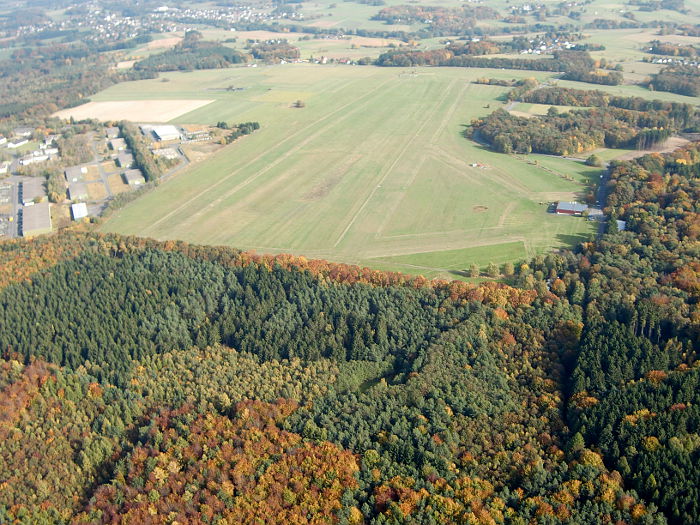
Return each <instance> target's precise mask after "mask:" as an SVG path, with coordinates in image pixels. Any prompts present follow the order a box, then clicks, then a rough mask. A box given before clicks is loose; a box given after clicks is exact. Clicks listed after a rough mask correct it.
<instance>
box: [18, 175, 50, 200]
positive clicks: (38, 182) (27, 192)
mask: <svg viewBox="0 0 700 525" xmlns="http://www.w3.org/2000/svg"><path fill="white" fill-rule="evenodd" d="M44 195H46V192H45V191H44V179H43V178H40V177H36V178H27V179H24V180H23V181H22V203H23V204H24V203H31V202H33V201H34V199H36V198H37V197H42V198H43V197H44Z"/></svg>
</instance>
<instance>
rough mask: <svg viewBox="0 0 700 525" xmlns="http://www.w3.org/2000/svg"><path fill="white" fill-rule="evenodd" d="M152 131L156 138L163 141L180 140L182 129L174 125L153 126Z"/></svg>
mask: <svg viewBox="0 0 700 525" xmlns="http://www.w3.org/2000/svg"><path fill="white" fill-rule="evenodd" d="M151 133H153V136H154V137H155V139H156V140H159V141H161V142H163V141H168V140H180V138H181V136H180V135H181V134H180V130H179V129H178V128H176V127H175V126H173V125H170V124H168V125H164V126H152V127H151Z"/></svg>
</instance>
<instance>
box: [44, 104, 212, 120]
mask: <svg viewBox="0 0 700 525" xmlns="http://www.w3.org/2000/svg"><path fill="white" fill-rule="evenodd" d="M211 102H213V100H119V101H112V102H88V103H87V104H83V105H82V106H77V107H74V108H69V109H64V110H62V111H58V112H57V113H54V115H53V116H55V117H58V118H63V119H69V118H70V117H73V118H74V119H75V120H83V119H88V118H96V119H98V120H133V121H136V122H168V121H170V120H172V119H174V118H177V117H179V116H180V115H184V114H185V113H189V112H190V111H194V110H195V109H199V108H201V107H203V106H206V105H207V104H209V103H211Z"/></svg>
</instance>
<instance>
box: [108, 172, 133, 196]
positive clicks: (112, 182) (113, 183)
mask: <svg viewBox="0 0 700 525" xmlns="http://www.w3.org/2000/svg"><path fill="white" fill-rule="evenodd" d="M107 183H108V184H109V189H110V190H111V191H112V193H113V194H116V193H124V192H125V191H129V186H128V185H127V184H125V183H124V179H122V176H121V175H120V174H119V173H115V174H114V175H110V176H109V177H107Z"/></svg>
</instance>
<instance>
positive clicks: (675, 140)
mask: <svg viewBox="0 0 700 525" xmlns="http://www.w3.org/2000/svg"><path fill="white" fill-rule="evenodd" d="M688 142H690V141H689V140H687V139H684V138H682V137H671V138H669V139H667V140H666V141H665V142H664V143H662V144H660V145H659V147H657V148H654V149H640V150H637V151H631V152H629V153H625V154H624V155H621V156H619V157H617V158H616V160H632V159H636V158H637V157H643V156H644V155H648V154H649V153H669V152H671V151H673V150H675V149H678V148H680V147H681V146H684V145H686V144H687V143H688Z"/></svg>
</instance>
